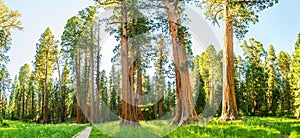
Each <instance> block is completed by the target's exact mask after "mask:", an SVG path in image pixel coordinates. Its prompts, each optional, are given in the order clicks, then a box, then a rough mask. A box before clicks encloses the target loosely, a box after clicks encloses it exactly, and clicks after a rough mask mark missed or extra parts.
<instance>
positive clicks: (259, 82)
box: [242, 38, 267, 115]
mask: <svg viewBox="0 0 300 138" xmlns="http://www.w3.org/2000/svg"><path fill="white" fill-rule="evenodd" d="M249 42H250V45H248V43H247V42H246V41H244V42H243V45H242V49H243V51H244V54H245V56H246V66H247V70H246V80H245V87H246V93H247V95H248V99H247V102H248V103H249V106H248V111H249V112H250V113H251V114H256V115H259V114H262V113H263V112H266V110H267V107H266V106H267V105H266V104H265V103H266V102H264V101H265V95H266V88H267V87H266V85H267V83H266V82H267V81H266V73H265V71H264V64H263V62H262V59H264V57H265V55H266V52H265V50H264V49H263V45H262V44H261V43H260V42H258V41H256V40H254V39H253V38H250V39H249ZM251 103H252V104H251Z"/></svg>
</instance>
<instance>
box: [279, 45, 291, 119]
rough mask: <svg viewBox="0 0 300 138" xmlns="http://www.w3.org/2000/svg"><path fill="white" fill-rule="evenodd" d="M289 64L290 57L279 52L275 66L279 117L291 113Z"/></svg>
mask: <svg viewBox="0 0 300 138" xmlns="http://www.w3.org/2000/svg"><path fill="white" fill-rule="evenodd" d="M290 64H291V57H290V55H289V54H288V53H285V52H283V51H280V52H279V55H278V60H277V65H278V70H279V74H280V78H279V80H280V88H281V89H280V94H279V95H280V96H279V98H278V99H279V105H280V106H279V109H280V110H279V111H278V112H279V115H289V114H290V112H291V106H292V105H291V99H292V95H291V86H290V69H291V67H290Z"/></svg>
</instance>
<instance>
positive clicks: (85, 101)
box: [83, 49, 89, 123]
mask: <svg viewBox="0 0 300 138" xmlns="http://www.w3.org/2000/svg"><path fill="white" fill-rule="evenodd" d="M88 53H89V52H88V50H87V49H86V51H85V60H84V86H83V88H84V97H83V98H84V102H83V107H84V108H83V109H84V110H83V114H84V116H83V123H87V116H88V104H87V102H88V96H89V79H88V78H89V76H88Z"/></svg>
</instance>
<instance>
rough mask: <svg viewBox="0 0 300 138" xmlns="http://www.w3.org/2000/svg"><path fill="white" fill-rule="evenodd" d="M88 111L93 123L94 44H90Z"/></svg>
mask: <svg viewBox="0 0 300 138" xmlns="http://www.w3.org/2000/svg"><path fill="white" fill-rule="evenodd" d="M91 41H92V42H93V27H91ZM89 78H90V113H91V118H90V122H91V124H93V123H94V117H95V116H94V102H95V101H94V98H95V97H94V45H93V43H92V44H91V46H90V77H89Z"/></svg>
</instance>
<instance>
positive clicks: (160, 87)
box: [158, 44, 164, 117]
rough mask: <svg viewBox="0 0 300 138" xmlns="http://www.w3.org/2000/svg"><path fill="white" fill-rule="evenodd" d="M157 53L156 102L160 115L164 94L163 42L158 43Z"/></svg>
mask: <svg viewBox="0 0 300 138" xmlns="http://www.w3.org/2000/svg"><path fill="white" fill-rule="evenodd" d="M158 48H159V55H158V65H159V69H158V78H159V84H158V85H159V98H160V100H159V102H158V116H159V117H162V113H163V101H164V95H163V44H162V45H159V47H158Z"/></svg>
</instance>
